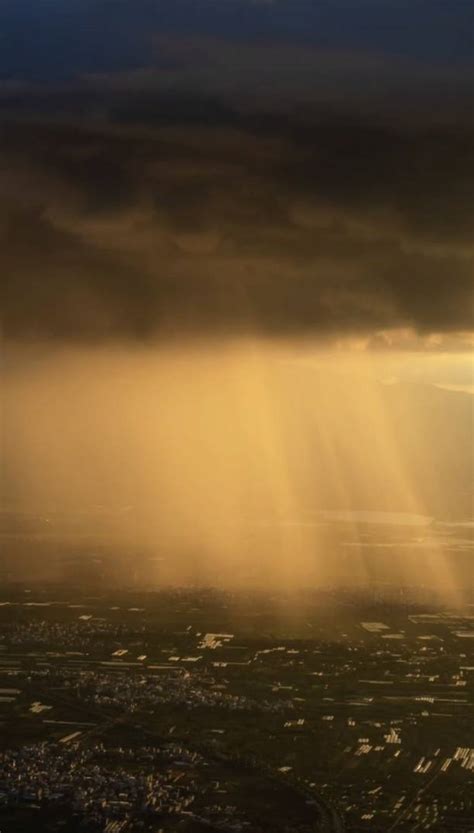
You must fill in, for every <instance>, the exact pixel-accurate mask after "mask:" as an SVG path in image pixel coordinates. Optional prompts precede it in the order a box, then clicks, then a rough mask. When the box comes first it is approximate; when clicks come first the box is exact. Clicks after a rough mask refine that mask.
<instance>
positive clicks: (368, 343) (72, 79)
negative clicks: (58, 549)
mask: <svg viewBox="0 0 474 833" xmlns="http://www.w3.org/2000/svg"><path fill="white" fill-rule="evenodd" d="M112 5H113V9H112ZM471 11H472V10H471V8H470V4H469V3H467V2H464V1H463V0H458V2H456V3H454V4H452V5H451V4H449V6H448V4H446V3H439V2H436V0H433V1H432V2H428V0H415V2H411V3H409V4H408V3H405V2H398V3H391V2H383V3H375V2H373V0H360V2H355V0H354V2H347V0H346V2H342V0H331V1H330V0H324V2H321V3H318V4H316V3H314V4H313V3H310V2H307V1H304V0H293V2H291V3H290V2H286V1H285V0H276V1H275V2H271V0H269V1H268V2H257V0H254V2H252V0H220V2H217V0H199V2H197V0H195V2H186V0H180V2H176V0H175V2H173V3H171V2H165V0H157V2H144V1H143V2H137V3H136V4H135V3H134V4H133V7H132V4H131V3H129V2H125V1H124V0H119V2H116V3H114V4H110V3H106V2H100V1H99V0H95V2H88V3H81V2H73V0H69V2H61V3H59V2H54V0H48V2H41V3H36V2H26V0H16V2H15V3H10V2H4V3H3V4H2V8H1V9H0V26H1V28H2V32H3V33H4V46H3V47H2V55H1V58H0V119H1V124H0V150H1V169H0V233H1V250H0V262H1V270H2V274H3V276H4V277H3V281H2V289H1V301H2V333H3V348H2V374H3V381H2V388H3V393H4V395H3V402H4V406H3V435H2V436H3V468H2V484H1V493H2V500H3V503H4V527H5V532H4V535H5V536H6V540H10V538H9V536H11V534H12V529H17V526H18V524H19V525H20V527H21V523H22V521H21V520H20V521H18V518H20V519H21V518H24V517H25V513H26V514H28V513H30V514H32V515H34V516H35V518H36V519H37V521H38V523H39V528H40V533H38V534H41V535H46V536H47V535H50V536H52V537H53V538H55V539H57V538H58V536H59V537H60V536H61V534H62V533H61V531H60V530H61V529H62V528H63V526H62V525H63V524H64V523H66V521H65V520H64V519H65V517H66V516H67V517H68V518H70V519H71V518H76V521H74V523H76V524H77V523H79V525H80V529H81V534H82V535H86V536H88V537H89V540H90V547H91V548H92V549H93V548H94V546H95V542H99V541H103V540H104V539H106V540H107V541H108V542H110V541H113V542H115V543H119V542H120V544H121V545H124V546H126V548H127V551H128V555H127V558H128V559H132V560H135V561H136V562H137V563H138V562H140V560H141V561H142V563H143V564H144V563H145V558H146V559H148V560H147V564H148V563H149V565H150V566H149V567H147V570H149V578H150V580H151V581H152V582H156V583H158V584H159V583H160V582H165V583H166V582H169V581H171V582H176V581H178V582H183V581H184V582H191V583H195V582H198V583H200V582H201V583H207V582H210V583H213V582H217V583H222V582H224V583H227V584H231V585H232V584H234V583H235V584H237V585H240V584H241V583H244V584H245V583H249V582H250V583H252V582H255V583H259V582H261V581H262V577H263V576H265V581H270V582H273V583H275V584H276V585H277V586H293V585H304V584H306V583H308V582H309V583H310V584H314V585H315V586H319V585H321V584H324V583H326V582H329V581H336V582H337V583H345V582H347V580H348V577H349V576H350V575H351V573H352V571H354V574H356V575H357V576H358V578H359V579H360V580H361V581H370V580H371V576H372V575H373V570H374V567H373V565H372V566H371V559H372V560H373V553H372V554H371V555H370V557H369V555H367V550H366V549H364V548H363V547H362V546H361V538H360V535H361V530H360V521H361V518H362V520H363V521H364V523H365V522H366V521H367V518H366V517H364V515H363V513H364V512H365V513H367V512H368V513H391V514H390V516H388V515H380V514H379V516H378V520H379V521H380V520H382V521H385V522H386V523H388V522H389V521H390V524H389V525H392V523H393V524H395V525H400V524H401V527H402V529H404V530H405V532H403V535H402V537H403V536H405V537H406V539H407V540H406V541H405V543H404V544H403V547H402V549H401V550H399V551H397V552H395V551H393V550H391V558H390V559H387V561H386V562H383V565H385V566H383V565H382V566H381V564H379V566H378V568H377V569H376V573H377V577H378V579H380V577H381V575H383V574H384V571H386V570H388V574H387V578H389V579H390V580H395V581H399V582H407V581H408V582H412V583H415V584H416V583H419V582H420V581H421V582H423V581H429V583H432V584H434V585H435V586H437V587H438V589H440V590H442V591H443V593H446V594H448V595H450V594H451V593H455V594H459V593H460V592H461V593H463V592H464V590H466V589H469V587H468V585H469V582H470V578H471V579H472V570H471V571H470V570H469V569H468V570H467V572H466V566H465V564H464V562H463V567H462V571H461V574H460V575H458V569H459V565H458V563H457V561H456V558H455V557H454V556H453V550H454V551H455V552H457V551H458V550H459V547H461V550H462V549H463V547H464V546H467V544H466V543H465V542H464V543H463V541H464V537H463V536H465V535H468V534H469V528H470V527H469V525H472V520H473V518H472V464H473V456H472V426H473V424H472V390H473V378H472V352H471V351H472V310H473V305H472V286H473V243H472V220H473V207H474V201H473V190H474V189H473V173H474V155H473V141H472V140H473V128H472V114H471V106H470V105H471V103H472V91H473V87H472V83H473V67H474V64H473V59H472V56H473V52H472V31H473V28H472V26H471V25H470V23H472V14H471ZM407 18H409V20H410V23H409V25H407ZM325 513H326V514H325ZM327 513H329V515H328V514H327ZM331 513H333V514H331ZM334 513H336V515H334ZM337 513H342V516H338V515H337ZM344 513H345V515H344ZM357 513H362V515H360V516H358V515H357ZM397 513H398V515H397ZM338 517H339V521H340V520H341V517H344V518H345V523H346V526H345V527H344V530H343V534H342V538H343V539H344V547H343V551H344V558H343V559H342V561H341V562H340V563H339V561H338V560H337V558H336V560H335V559H334V553H335V552H336V551H337V552H338V553H339V556H338V557H339V558H340V557H341V555H340V554H341V540H340V538H341V529H340V527H339V526H338V532H337V536H336V540H334V529H333V524H334V520H335V519H336V520H337V519H338ZM15 518H16V520H15ZM77 518H80V522H79V521H77ZM371 518H372V520H373V519H375V518H377V514H373V515H371ZM38 519H39V520H38ZM59 519H61V520H59ZM407 519H408V520H407ZM35 522H36V521H35ZM407 523H408V524H409V525H408V532H407V531H406V524H407ZM12 524H13V527H12ZM413 524H415V532H413V529H412V528H411V527H412V526H413ZM439 524H441V525H443V524H451V525H452V524H461V525H462V526H461V527H459V529H461V530H463V533H462V535H461V542H460V541H459V540H457V539H456V541H454V542H453V539H452V533H451V536H448V538H446V536H445V534H444V532H445V530H444V532H443V527H439ZM45 525H46V526H45ZM450 528H451V529H452V527H450ZM471 528H472V527H471ZM420 530H421V531H420ZM440 530H441V531H440ZM405 533H406V534H405ZM363 534H364V531H362V535H363ZM400 534H401V533H400ZM387 546H392V545H387ZM463 551H464V550H463ZM145 554H146V555H145ZM385 556H386V553H385ZM46 560H47V559H46ZM152 564H154V566H152ZM157 564H159V565H161V566H159V568H158V567H157V566H156V565H157ZM349 565H351V566H349Z"/></svg>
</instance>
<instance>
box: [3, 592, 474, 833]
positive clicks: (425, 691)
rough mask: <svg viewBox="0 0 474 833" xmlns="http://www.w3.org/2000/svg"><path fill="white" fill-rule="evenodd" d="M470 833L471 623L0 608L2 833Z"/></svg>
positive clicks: (80, 602) (124, 597) (299, 608)
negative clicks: (43, 832) (213, 832)
mask: <svg viewBox="0 0 474 833" xmlns="http://www.w3.org/2000/svg"><path fill="white" fill-rule="evenodd" d="M473 829H474V608H473V607H469V606H467V607H465V608H464V609H463V610H459V611H455V610H446V609H443V608H440V607H436V606H434V605H430V604H429V602H426V603H423V604H422V603H418V604H415V603H413V602H411V601H410V600H409V599H408V597H397V598H396V599H393V598H392V599H387V598H384V599H383V600H382V599H381V598H379V599H376V598H371V599H367V598H363V597H362V596H361V595H360V594H353V593H350V592H347V591H346V592H339V593H338V594H337V595H335V594H334V593H332V592H331V591H324V592H323V591H320V592H317V593H309V592H308V593H306V594H300V595H299V596H298V597H293V598H283V597H269V596H265V595H264V594H261V593H260V594H257V593H245V592H242V593H239V594H226V593H223V592H217V591H212V590H195V591H184V590H183V591H179V590H169V591H163V592H143V591H138V590H133V591H130V592H125V591H122V592H120V591H117V590H113V591H110V592H109V591H107V590H104V589H103V590H102V591H100V592H99V591H97V590H96V591H93V594H92V592H91V591H86V590H84V589H82V590H78V589H74V590H72V589H71V588H64V587H58V586H55V587H51V588H48V589H46V588H43V589H42V590H41V592H40V591H38V590H36V589H31V588H30V587H26V586H19V585H16V586H14V587H10V588H7V589H4V590H3V591H2V594H1V598H0V830H1V831H2V833H28V831H35V833H38V832H39V831H45V833H46V831H48V833H52V831H68V833H74V831H91V833H92V831H107V833H120V831H130V833H131V831H138V830H141V831H154V833H159V831H163V833H165V831H175V830H176V831H178V830H179V831H185V832H186V833H205V831H211V830H221V831H249V833H260V832H261V833H263V831H265V832H266V833H280V832H281V833H283V831H286V833H290V831H294V833H310V831H328V833H329V831H347V833H360V831H367V833H369V831H370V833H375V831H380V833H381V832H382V831H392V830H393V831H399V833H402V831H410V832H411V831H413V832H414V831H423V830H429V831H431V833H449V831H453V832H454V831H459V832H460V833H468V831H472V830H473Z"/></svg>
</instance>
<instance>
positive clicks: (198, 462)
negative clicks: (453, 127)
mask: <svg viewBox="0 0 474 833" xmlns="http://www.w3.org/2000/svg"><path fill="white" fill-rule="evenodd" d="M392 371H393V372H396V367H395V365H394V367H393V368H392V369H391V371H390V372H391V373H392ZM384 373H385V370H384V364H383V362H382V360H381V358H380V357H379V356H378V355H377V354H373V353H369V352H365V353H354V352H348V353H347V354H346V355H343V354H341V352H340V351H339V352H337V355H336V354H335V353H330V352H327V353H325V352H324V351H321V350H319V351H318V350H316V348H314V347H313V348H312V349H310V348H309V347H307V348H305V352H303V351H301V350H299V351H296V350H292V349H289V348H287V347H284V346H282V345H279V346H278V347H277V346H275V345H273V344H271V343H268V342H257V341H252V340H248V341H246V342H245V341H243V340H241V341H239V343H235V344H227V345H224V344H215V345H208V346H206V347H201V348H197V347H196V346H195V345H194V346H193V347H192V348H191V347H189V348H180V349H171V348H169V347H168V348H166V349H164V348H160V349H159V348H156V347H155V348H154V349H151V348H150V349H148V350H146V349H141V350H138V349H137V350H136V351H135V352H133V351H130V350H127V351H126V352H125V351H122V350H121V349H117V350H111V349H107V350H97V351H95V352H94V351H88V352H85V351H75V352H71V353H69V354H67V355H65V354H61V356H60V357H52V356H51V355H49V354H48V355H47V357H46V358H44V359H43V360H38V363H37V366H36V367H35V370H34V372H32V371H31V369H30V370H28V372H22V371H21V368H20V369H18V368H17V369H16V372H15V374H14V375H12V378H11V380H10V382H9V383H7V385H8V397H7V402H8V407H7V417H6V418H7V421H8V431H9V436H10V438H11V443H10V445H11V452H10V458H9V466H10V468H11V471H12V472H13V475H14V477H15V482H16V492H17V495H18V497H19V499H21V501H22V502H23V503H24V505H28V506H41V507H45V508H47V510H48V511H59V512H76V513H78V514H80V515H81V516H84V518H86V517H87V513H88V512H90V511H92V510H93V509H94V508H97V507H101V508H102V509H104V507H105V509H104V516H105V517H106V518H107V519H108V521H107V523H109V526H108V527H107V534H108V535H111V536H112V537H115V538H116V540H117V541H119V542H120V543H121V544H123V543H124V542H126V544H127V546H128V547H130V549H131V551H133V553H134V555H133V557H135V558H140V554H141V553H142V552H145V551H146V552H148V553H150V552H151V553H153V554H154V555H156V556H160V557H161V558H162V559H163V561H162V562H161V561H160V565H161V566H160V572H159V574H158V573H157V574H156V575H155V576H154V577H151V578H154V580H156V581H166V582H168V581H178V580H179V581H186V582H192V583H196V582H204V583H205V582H213V583H217V584H219V583H223V584H231V585H232V586H238V585H242V584H247V583H249V582H257V583H262V582H263V583H266V584H268V585H274V586H280V587H281V586H284V587H289V588H291V587H295V588H296V587H299V586H306V585H311V584H313V585H321V584H327V583H347V582H350V583H353V584H364V583H366V582H370V581H373V580H384V579H386V580H390V581H394V582H398V583H400V584H401V583H403V584H407V583H412V584H428V585H433V586H434V587H435V588H436V589H437V590H438V591H439V592H440V593H441V594H442V595H443V596H444V597H447V598H449V599H452V600H454V599H455V598H456V594H457V589H456V584H457V582H456V577H455V575H454V574H453V571H452V569H451V568H450V566H449V564H448V560H447V558H446V553H445V549H444V544H443V542H442V539H440V538H439V537H436V536H434V535H433V534H432V530H431V526H430V519H429V518H428V519H427V520H423V519H424V518H425V517H426V516H427V515H428V516H429V515H430V514H431V513H430V511H429V509H428V507H427V505H426V488H425V487H426V483H428V485H429V489H430V490H431V491H430V494H432V495H435V497H436V499H437V500H438V505H442V503H443V500H444V498H445V495H444V492H443V489H444V488H445V485H444V484H443V483H438V482H437V481H436V472H435V470H429V469H426V468H424V469H423V470H422V472H421V477H420V472H419V471H418V470H417V468H416V465H414V461H413V459H412V455H411V449H412V448H413V447H414V444H415V440H416V445H417V448H418V447H420V446H421V447H423V444H424V443H428V442H429V440H428V437H427V436H426V434H425V430H424V426H423V425H421V424H420V425H417V424H413V421H411V423H410V424H411V428H410V432H411V433H410V432H409V433H407V431H406V428H405V427H404V426H403V425H402V424H401V422H400V419H399V416H397V413H394V412H393V409H392V408H391V406H390V402H391V400H390V397H389V396H388V398H387V395H388V394H389V393H390V390H389V389H390V387H391V386H390V385H384V384H382V382H381V378H382V377H383V376H384ZM386 394H387V395H386ZM407 396H408V394H407ZM409 404H410V403H409V401H408V400H407V402H406V407H408V406H409ZM429 451H430V449H429V448H428V447H427V448H424V449H423V454H422V455H421V456H420V453H418V457H417V461H418V463H417V465H418V468H419V466H420V462H419V461H420V460H423V461H426V460H428V461H429V459H430V453H429ZM415 462H416V461H415ZM423 465H429V462H428V463H424V464H423ZM105 510H107V511H105ZM366 510H375V511H377V512H380V513H401V514H402V517H403V516H406V517H409V518H413V517H415V516H416V517H421V519H420V524H421V526H420V527H419V528H418V527H417V529H416V531H415V532H411V534H408V533H406V534H404V537H403V536H402V535H401V534H400V538H399V539H397V540H398V545H397V547H395V546H391V545H390V544H388V545H387V544H386V543H385V544H383V543H381V544H380V549H377V546H378V545H377V546H374V547H373V549H372V550H369V549H368V545H367V542H366V541H365V540H364V535H363V534H362V535H361V532H360V525H359V524H358V522H356V520H355V519H354V513H356V512H363V511H366ZM331 512H333V513H337V512H341V513H346V515H347V518H346V521H345V523H344V525H343V526H342V533H341V527H340V526H339V527H338V530H339V531H338V537H337V539H336V538H335V537H334V525H333V524H331V523H330V522H329V521H328V517H329V516H330V513H331ZM110 518H112V521H110ZM420 530H421V532H420ZM88 531H89V532H90V534H96V533H97V531H98V530H97V528H95V529H90V530H88Z"/></svg>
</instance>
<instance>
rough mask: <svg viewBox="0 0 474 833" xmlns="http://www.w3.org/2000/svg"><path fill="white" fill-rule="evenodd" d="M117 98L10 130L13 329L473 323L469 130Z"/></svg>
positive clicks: (7, 216)
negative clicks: (97, 108)
mask: <svg viewBox="0 0 474 833" xmlns="http://www.w3.org/2000/svg"><path fill="white" fill-rule="evenodd" d="M110 111H111V112H112V119H113V121H114V122H115V123H113V124H112V125H110V124H109V125H108V126H103V125H101V124H99V123H96V124H94V123H93V122H92V120H91V122H90V124H89V126H87V127H86V126H84V123H83V125H82V127H80V128H79V127H77V126H70V125H67V124H61V123H58V122H56V123H52V122H44V121H43V122H38V121H36V122H31V121H30V122H17V123H13V122H12V121H11V120H10V122H4V124H3V127H2V131H1V136H0V148H1V151H2V160H3V161H2V169H1V172H0V188H1V230H2V241H1V251H0V261H1V264H0V268H1V271H2V274H3V275H4V278H5V279H4V281H3V288H2V291H1V292H2V312H3V328H4V332H5V334H6V335H7V337H11V338H16V339H22V338H28V337H58V338H63V339H64V338H70V339H83V340H88V339H103V338H109V337H127V338H128V337H131V338H150V337H154V336H160V335H167V334H169V333H170V332H178V333H189V334H200V333H204V334H209V333H211V334H212V333H222V332H228V333H232V332H240V331H245V330H247V329H250V330H256V331H258V332H265V333H271V334H275V335H281V334H302V335H306V334H308V333H314V334H321V335H327V334H336V335H337V334H339V333H347V332H361V331H364V332H375V331H377V330H379V329H383V328H388V327H401V326H413V327H415V328H416V329H418V330H419V331H423V332H443V331H453V330H466V329H469V328H470V327H471V325H472V320H471V316H472V305H471V289H472V254H473V251H472V240H471V229H472V219H473V206H474V199H473V197H474V193H473V185H472V183H473V178H472V175H473V168H474V162H473V150H472V135H471V132H470V130H469V128H468V127H465V128H460V127H459V126H458V127H456V128H452V127H431V128H429V129H421V128H420V127H418V128H416V129H413V128H410V127H408V126H404V127H403V128H401V129H397V128H396V127H394V126H393V125H392V126H391V125H390V124H388V123H385V124H382V125H381V124H377V123H376V122H375V121H370V120H368V118H365V119H364V120H363V121H358V120H356V119H354V118H349V117H344V118H342V117H341V116H328V115H327V113H325V111H322V112H321V111H318V110H316V111H313V112H312V113H306V114H305V115H304V116H301V115H300V116H298V117H296V116H295V117H293V118H290V117H288V116H284V115H283V114H281V113H277V114H267V115H266V116H262V114H261V113H252V112H251V111H249V109H248V108H247V109H246V110H245V112H244V113H243V112H242V111H239V110H238V109H236V108H235V107H234V106H233V105H231V104H230V103H229V102H222V101H219V100H217V99H216V100H214V99H212V98H209V97H207V98H206V97H203V96H202V97H194V98H192V101H191V103H190V100H189V97H188V98H186V97H183V98H182V99H181V98H180V97H179V96H174V97H172V98H169V97H167V96H161V97H160V96H159V95H157V94H147V95H143V96H141V97H134V98H133V100H132V101H130V100H129V99H126V98H125V99H123V100H120V101H117V100H116V99H114V101H113V103H112V104H111V105H110ZM209 119H210V120H211V124H212V127H209V123H210V122H209ZM186 122H187V124H186Z"/></svg>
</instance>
